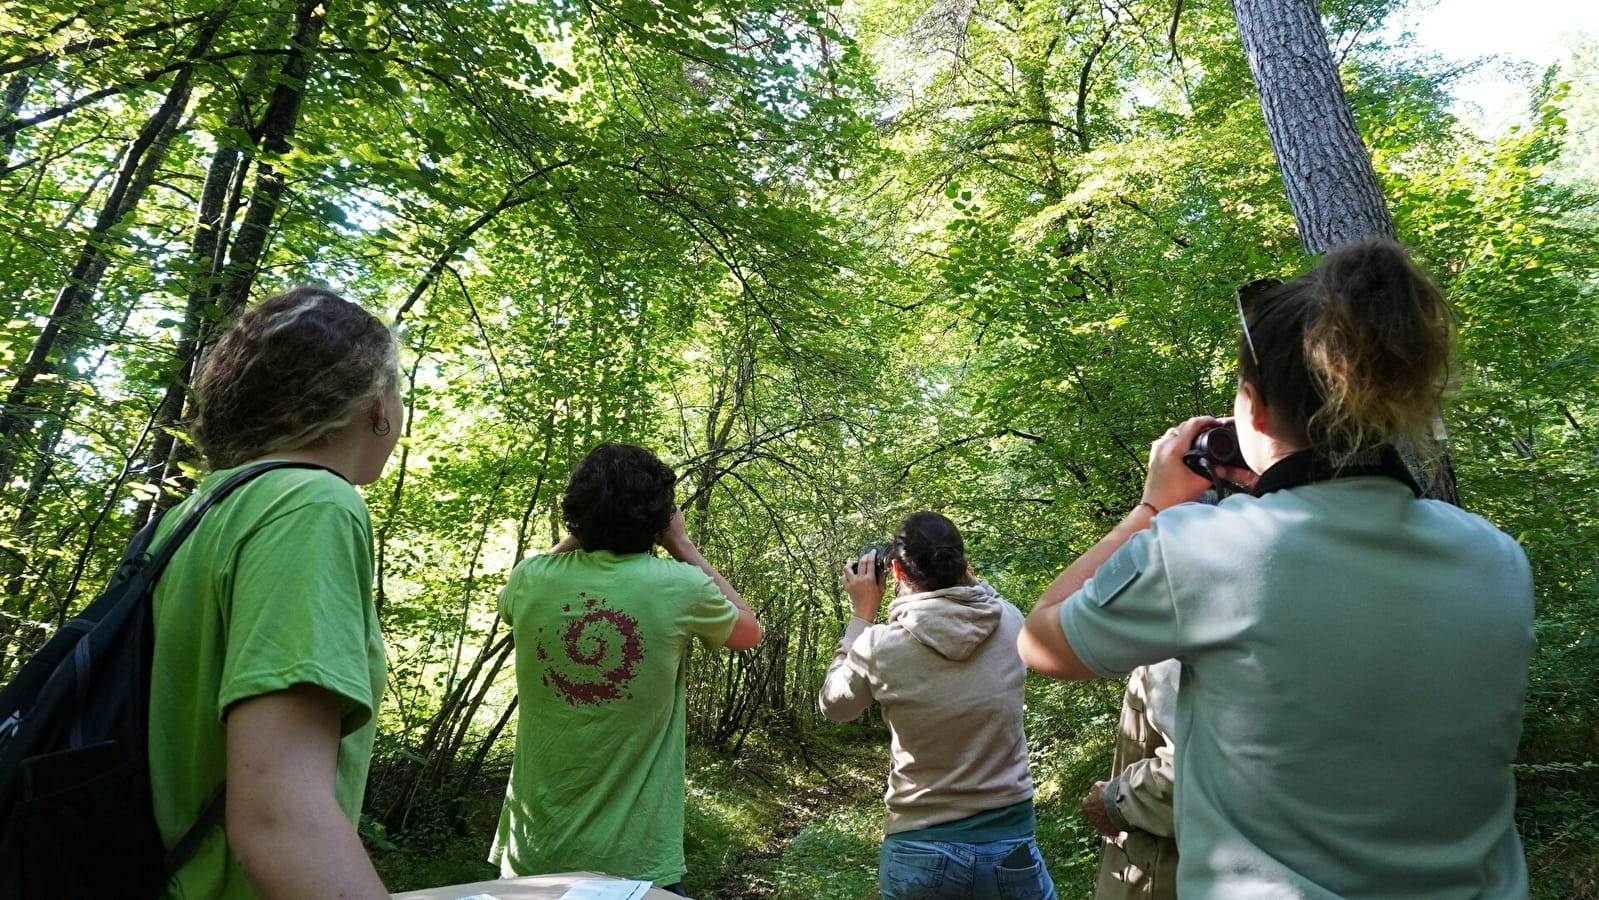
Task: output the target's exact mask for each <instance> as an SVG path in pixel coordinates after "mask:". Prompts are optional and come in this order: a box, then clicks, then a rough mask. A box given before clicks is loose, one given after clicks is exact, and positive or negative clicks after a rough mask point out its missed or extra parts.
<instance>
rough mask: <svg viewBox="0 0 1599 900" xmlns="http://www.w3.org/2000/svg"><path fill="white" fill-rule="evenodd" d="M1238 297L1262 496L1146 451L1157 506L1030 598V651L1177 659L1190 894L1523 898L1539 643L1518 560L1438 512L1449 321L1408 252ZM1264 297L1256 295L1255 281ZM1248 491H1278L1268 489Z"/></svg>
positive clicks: (1085, 672) (1379, 246) (1081, 662)
mask: <svg viewBox="0 0 1599 900" xmlns="http://www.w3.org/2000/svg"><path fill="white" fill-rule="evenodd" d="M1252 286H1253V287H1255V288H1260V290H1256V291H1243V290H1242V289H1241V291H1240V294H1239V298H1238V300H1239V303H1238V311H1239V316H1240V319H1241V336H1240V340H1239V352H1238V391H1237V396H1236V398H1235V400H1234V406H1233V411H1234V424H1235V426H1236V429H1237V444H1238V447H1239V449H1240V450H1241V451H1242V456H1243V460H1244V461H1245V462H1246V463H1247V466H1248V468H1247V469H1244V468H1242V467H1239V468H1233V469H1231V470H1230V471H1225V472H1224V473H1223V474H1224V475H1227V476H1230V477H1231V480H1235V481H1238V482H1241V483H1244V484H1247V485H1249V486H1250V490H1249V492H1248V493H1246V494H1239V495H1235V496H1231V497H1228V498H1227V499H1225V500H1223V501H1222V502H1221V503H1220V504H1219V505H1215V506H1210V505H1204V504H1199V503H1192V502H1189V501H1192V500H1195V499H1197V498H1198V497H1199V496H1200V494H1201V493H1202V492H1203V491H1204V490H1205V489H1206V488H1207V487H1209V486H1210V485H1209V482H1207V480H1206V479H1205V478H1203V477H1200V476H1199V475H1198V474H1196V473H1194V472H1191V471H1189V470H1188V468H1186V467H1185V465H1184V462H1183V456H1184V453H1185V452H1186V451H1188V450H1189V449H1190V448H1191V447H1192V446H1193V444H1194V440H1195V438H1196V437H1198V436H1199V435H1200V434H1201V433H1202V432H1205V431H1207V430H1209V429H1212V428H1215V427H1216V426H1218V425H1222V424H1224V423H1223V421H1222V420H1220V419H1215V418H1211V417H1208V416H1199V417H1196V418H1192V419H1189V420H1188V421H1186V422H1183V423H1182V424H1180V425H1178V426H1177V427H1175V428H1172V429H1171V430H1169V431H1167V432H1166V433H1165V434H1164V435H1163V436H1161V437H1160V438H1158V439H1157V440H1155V442H1154V443H1153V444H1152V445H1151V447H1150V451H1149V475H1148V479H1147V482H1146V484H1145V486H1144V493H1143V499H1142V500H1141V501H1140V502H1139V503H1138V505H1137V506H1135V507H1134V508H1133V509H1132V511H1131V512H1129V513H1128V515H1127V517H1126V519H1124V520H1123V521H1122V523H1121V524H1119V525H1117V526H1116V528H1114V529H1113V530H1112V531H1111V532H1110V534H1108V535H1107V536H1105V537H1104V538H1103V539H1102V540H1101V541H1100V542H1099V543H1098V544H1096V545H1095V546H1094V547H1093V548H1091V549H1090V550H1089V551H1088V552H1087V553H1085V554H1083V556H1082V557H1080V558H1079V559H1078V560H1077V561H1076V562H1074V563H1072V564H1071V565H1070V566H1069V567H1068V568H1067V569H1066V570H1065V571H1064V572H1062V573H1061V574H1060V575H1059V576H1058V577H1057V578H1056V579H1055V582H1054V583H1053V584H1052V585H1051V586H1050V587H1049V589H1048V590H1047V591H1045V593H1044V595H1043V596H1042V597H1040V598H1039V601H1038V604H1037V605H1036V606H1035V607H1034V608H1033V611H1032V613H1031V615H1030V616H1029V617H1028V620H1027V627H1026V629H1025V630H1024V632H1023V634H1022V636H1021V638H1020V640H1019V642H1018V643H1019V647H1020V649H1021V652H1022V657H1023V658H1024V659H1025V660H1027V662H1028V664H1029V665H1030V666H1032V667H1033V668H1034V669H1037V670H1038V671H1040V672H1043V673H1044V674H1046V675H1050V676H1053V677H1056V678H1069V679H1085V678H1093V677H1116V676H1121V675H1125V674H1127V672H1129V671H1130V670H1132V669H1133V668H1135V667H1136V666H1140V665H1146V664H1149V663H1154V662H1157V661H1160V660H1164V659H1171V658H1175V659H1177V660H1179V661H1180V662H1181V664H1182V672H1181V676H1180V689H1179V691H1178V699H1177V716H1176V722H1175V725H1174V732H1175V734H1174V737H1175V745H1176V747H1177V748H1178V749H1177V754H1176V757H1177V769H1176V779H1175V790H1176V810H1177V821H1176V827H1177V846H1178V851H1179V854H1180V860H1179V862H1178V869H1177V890H1178V894H1179V895H1180V896H1182V897H1184V898H1205V897H1217V898H1237V897H1273V898H1290V897H1305V898H1311V897H1314V898H1332V897H1386V898H1395V897H1418V898H1419V897H1427V898H1437V897H1477V898H1516V897H1526V895H1527V889H1528V888H1527V871H1526V862H1525V860H1524V858H1523V855H1522V851H1521V841H1520V838H1519V836H1518V835H1517V833H1516V826H1515V821H1514V818H1513V813H1514V810H1515V802H1516V790H1515V779H1514V777H1513V775H1512V772H1511V762H1512V760H1513V759H1514V758H1515V753H1516V744H1517V742H1518V740H1519V738H1520V733H1521V715H1522V701H1523V694H1524V693H1525V690H1526V678H1527V663H1528V660H1529V658H1530V655H1531V653H1532V649H1533V631H1532V576H1531V572H1530V569H1529V567H1528V565H1527V558H1526V555H1525V554H1524V553H1523V552H1522V550H1521V548H1520V547H1519V546H1517V544H1516V542H1515V541H1514V540H1512V539H1511V538H1510V537H1508V536H1507V535H1505V534H1503V533H1502V532H1500V531H1499V530H1497V529H1496V528H1494V526H1493V525H1491V524H1489V523H1488V522H1487V521H1485V520H1483V519H1482V518H1480V517H1478V516H1475V515H1472V514H1471V513H1468V512H1465V511H1464V510H1462V509H1460V508H1458V507H1455V506H1452V505H1449V504H1447V503H1443V502H1440V501H1436V500H1427V499H1423V498H1422V497H1421V492H1420V490H1419V489H1418V488H1417V486H1416V483H1415V482H1414V481H1413V480H1412V478H1411V475H1410V473H1409V471H1408V470H1407V469H1406V467H1405V465H1404V464H1403V463H1402V462H1401V460H1400V457H1399V454H1398V453H1397V452H1396V451H1395V449H1394V446H1393V442H1394V441H1395V440H1396V439H1397V438H1398V437H1399V436H1400V435H1408V436H1410V437H1412V438H1413V439H1415V443H1416V445H1417V446H1420V447H1427V446H1430V444H1431V440H1430V433H1429V432H1430V430H1431V424H1432V421H1433V418H1434V416H1435V409H1436V407H1437V405H1438V403H1439V400H1440V397H1441V394H1442V392H1443V389H1444V387H1445V385H1446V384H1447V382H1448V380H1449V373H1450V354H1451V349H1452V346H1453V338H1454V329H1453V317H1452V315H1451V312H1450V310H1449V308H1448V305H1447V304H1446V303H1445V302H1444V298H1443V296H1442V294H1441V293H1440V292H1439V291H1438V289H1437V288H1436V287H1435V286H1433V284H1432V283H1431V282H1430V281H1428V279H1427V277H1426V276H1425V275H1424V274H1423V273H1422V272H1421V270H1420V269H1419V268H1417V267H1416V265H1415V264H1414V263H1412V262H1411V260H1410V259H1409V257H1408V256H1407V255H1406V253H1405V252H1404V250H1403V249H1402V248H1401V247H1399V245H1397V244H1395V243H1393V242H1391V241H1368V242H1365V243H1359V244H1353V245H1349V246H1344V247H1339V248H1337V249H1334V250H1332V251H1331V252H1329V253H1328V254H1327V255H1326V256H1325V257H1324V258H1323V259H1322V260H1321V261H1320V263H1319V264H1317V266H1316V267H1315V268H1314V269H1313V270H1312V271H1311V272H1310V273H1309V274H1306V275H1304V276H1301V277H1299V278H1296V279H1294V280H1293V281H1290V282H1288V283H1286V284H1280V283H1270V282H1268V283H1266V284H1264V285H1262V284H1259V283H1252ZM1246 287H1250V286H1246ZM1256 473H1259V474H1258V475H1257V474H1256Z"/></svg>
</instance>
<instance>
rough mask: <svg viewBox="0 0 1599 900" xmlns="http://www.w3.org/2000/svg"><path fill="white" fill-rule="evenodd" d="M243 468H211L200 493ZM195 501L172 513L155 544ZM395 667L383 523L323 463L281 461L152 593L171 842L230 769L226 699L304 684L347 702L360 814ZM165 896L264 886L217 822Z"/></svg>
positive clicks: (343, 762) (209, 519) (229, 506)
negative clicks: (378, 533)
mask: <svg viewBox="0 0 1599 900" xmlns="http://www.w3.org/2000/svg"><path fill="white" fill-rule="evenodd" d="M240 468H242V467H240ZM239 470H240V469H227V470H223V471H220V472H216V473H214V474H212V475H210V476H209V477H207V478H206V479H205V481H204V482H203V483H202V484H201V485H200V489H199V491H198V492H197V495H196V496H197V497H198V496H199V495H203V494H205V493H206V492H207V491H209V490H211V489H213V488H215V487H216V486H217V485H218V484H220V483H221V482H222V481H224V480H226V479H227V477H228V476H230V475H232V474H234V473H235V472H238V471H239ZM192 505H193V499H191V500H189V501H185V502H184V503H182V504H180V505H179V506H178V507H177V508H175V509H173V510H172V511H171V512H169V513H168V514H167V516H166V518H165V519H164V520H163V522H162V525H161V530H160V532H158V534H157V536H156V543H157V544H159V542H160V540H161V539H162V536H163V535H165V534H166V533H168V532H170V531H171V529H172V528H173V527H174V526H175V525H176V523H177V522H178V521H179V519H180V518H181V517H182V516H183V515H184V514H185V513H186V512H187V511H188V509H189V508H190V507H191V506H192ZM385 665H386V663H385V658H384V653H383V639H382V635H381V634H380V633H379V631H378V620H377V611H376V609H375V608H374V607H373V604H372V526H371V523H370V522H369V521H368V519H367V513H366V504H365V503H364V502H363V501H362V500H361V496H360V495H359V494H357V493H356V491H355V488H353V487H351V486H350V485H349V483H347V482H346V481H344V479H342V478H340V477H339V476H337V475H335V474H333V473H331V472H327V471H323V470H314V469H278V470H274V471H271V472H267V473H265V474H264V475H261V476H259V477H257V478H256V479H255V480H254V481H251V482H249V483H248V484H245V485H243V486H242V487H240V488H238V489H237V490H235V491H234V492H233V493H232V494H230V495H229V496H228V497H227V498H226V499H224V500H223V501H222V502H220V503H219V504H217V505H216V506H214V507H212V508H211V510H210V511H209V512H207V513H206V514H205V518H204V519H202V520H201V522H200V525H199V527H198V528H197V529H195V531H194V532H193V533H192V534H191V535H189V538H188V540H186V541H185V542H184V544H183V546H182V547H181V548H180V549H179V550H178V552H177V554H176V555H175V556H174V557H173V559H172V562H171V563H170V564H169V565H168V567H167V569H166V571H165V572H164V573H163V574H162V576H161V579H160V581H159V582H158V583H157V586H156V591H155V660H154V666H153V669H152V673H151V678H150V780H151V787H152V790H153V793H154V795H155V812H156V821H157V823H158V824H159V825H160V828H161V836H162V838H163V839H164V840H165V841H166V843H167V845H168V846H171V845H172V844H173V843H174V842H175V841H176V840H177V839H178V837H179V836H180V835H182V834H183V832H184V831H186V830H187V829H188V828H189V826H190V824H192V823H193V822H194V820H195V819H196V817H198V816H199V814H200V811H201V810H202V809H203V808H204V807H205V804H206V802H207V801H208V800H209V799H210V797H211V795H212V792H213V791H214V790H215V789H216V787H217V785H218V784H220V783H221V782H222V781H223V779H224V776H225V774H226V764H227V742H226V715H227V712H228V708H229V707H230V706H232V705H233V704H234V703H237V702H239V701H240V700H245V699H248V698H250V697H255V696H259V695H261V694H266V693H271V692H273V691H278V690H282V689H284V688H288V687H291V686H293V685H296V684H314V685H317V686H319V687H323V688H326V689H327V690H330V691H332V692H334V693H336V694H338V695H339V696H341V697H342V698H343V699H344V721H343V730H344V737H343V739H342V740H341V741H340V743H339V760H338V776H337V784H336V791H337V795H338V801H339V805H340V807H342V808H343V810H344V812H345V814H346V815H348V816H349V817H350V820H351V822H354V821H356V819H357V817H358V816H359V815H360V812H361V799H362V795H363V793H364V791H365V787H366V773H367V765H368V763H369V762H370V760H371V756H372V742H373V738H374V736H375V735H376V730H377V721H376V712H377V708H378V702H379V699H380V698H381V696H382V692H383V681H384V673H385ZM168 896H171V897H182V898H206V900H214V898H223V900H234V898H237V900H246V898H254V897H255V896H256V895H255V892H254V891H253V890H252V889H251V888H250V885H249V884H248V882H247V881H246V880H245V877H244V873H243V871H242V870H241V869H240V868H239V866H238V864H237V863H235V862H234V860H233V856H232V854H231V853H230V852H229V850H228V846H227V840H226V837H225V835H224V833H223V829H221V828H216V829H213V830H212V831H211V833H210V834H209V835H208V836H207V837H206V839H205V841H204V842H203V843H202V844H201V845H200V848H199V850H198V851H197V852H196V853H195V855H194V858H193V859H191V860H190V861H189V863H188V864H187V865H186V866H184V867H183V869H182V870H180V872H179V876H178V878H177V879H176V882H175V885H174V889H173V890H172V891H171V892H170V893H169V895H168Z"/></svg>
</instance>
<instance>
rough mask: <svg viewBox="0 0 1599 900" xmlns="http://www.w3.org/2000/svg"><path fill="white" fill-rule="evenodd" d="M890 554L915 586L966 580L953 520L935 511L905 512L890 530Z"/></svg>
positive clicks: (963, 555) (932, 586) (931, 587)
mask: <svg viewBox="0 0 1599 900" xmlns="http://www.w3.org/2000/svg"><path fill="white" fill-rule="evenodd" d="M892 556H893V558H894V559H897V560H898V561H899V564H900V568H901V569H902V570H903V571H904V573H905V578H906V580H907V581H909V582H910V584H911V585H912V586H914V587H915V588H917V589H918V590H922V591H937V590H942V589H943V588H947V587H954V586H955V585H957V584H964V583H965V582H966V577H967V575H966V569H967V564H966V542H965V541H963V540H962V539H961V533H960V531H959V530H958V529H957V528H956V527H955V523H954V522H951V521H950V520H949V519H946V518H944V517H943V516H941V515H939V514H938V513H936V512H917V513H911V514H910V515H908V516H906V517H905V520H904V521H902V522H900V523H899V530H897V531H896V532H895V533H894V549H893V551H892Z"/></svg>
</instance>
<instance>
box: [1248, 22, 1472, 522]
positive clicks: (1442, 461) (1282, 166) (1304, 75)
mask: <svg viewBox="0 0 1599 900" xmlns="http://www.w3.org/2000/svg"><path fill="white" fill-rule="evenodd" d="M1233 18H1234V19H1235V20H1236V21H1237V22H1238V34H1239V36H1240V37H1241V38H1242V39H1243V44H1244V55H1245V57H1247V58H1248V60H1249V71H1250V72H1251V73H1253V74H1254V76H1255V90H1256V92H1257V93H1258V94H1259V95H1260V109H1261V112H1262V113H1263V114H1264V116H1265V119H1266V132H1267V134H1268V135H1269V136H1270V137H1271V146H1272V152H1273V153H1275V154H1276V156H1277V168H1278V169H1279V170H1280V171H1281V172H1282V178H1283V188H1284V190H1285V191H1286V193H1287V194H1288V205H1289V206H1290V207H1292V208H1293V211H1294V224H1295V226H1296V227H1297V228H1298V229H1299V240H1300V242H1301V243H1303V244H1304V245H1305V252H1307V253H1310V254H1317V253H1323V252H1325V251H1327V250H1329V249H1331V248H1333V247H1336V246H1338V245H1339V244H1347V243H1352V242H1354V241H1363V240H1367V239H1369V238H1389V239H1393V238H1395V237H1397V232H1396V231H1395V229H1394V220H1393V216H1392V215H1391V214H1390V213H1389V212H1388V204H1387V203H1386V202H1385V201H1384V200H1383V196H1382V188H1381V186H1380V185H1378V183H1377V171H1376V169H1374V168H1373V167H1372V164H1371V154H1369V153H1368V152H1367V151H1366V145H1365V142H1364V141H1363V140H1362V139H1361V137H1360V129H1359V128H1357V127H1355V117H1354V115H1352V114H1351V113H1350V111H1349V100H1348V98H1347V97H1345V96H1344V85H1343V81H1342V79H1341V78H1340V77H1339V74H1338V65H1337V63H1336V62H1334V60H1333V56H1332V48H1331V47H1329V46H1328V44H1327V33H1326V31H1325V30H1324V29H1323V28H1322V24H1321V8H1320V5H1319V4H1318V3H1317V2H1316V0H1233ZM1440 434H1441V431H1440ZM1440 440H1441V437H1440ZM1398 445H1399V452H1400V453H1401V454H1402V455H1403V456H1404V457H1405V460H1406V462H1407V463H1408V464H1409V465H1410V468H1411V470H1412V471H1413V472H1414V473H1415V474H1416V476H1417V480H1418V481H1420V483H1421V485H1422V487H1423V489H1424V490H1425V491H1426V494H1427V496H1429V497H1432V498H1434V499H1438V500H1447V501H1448V502H1450V503H1454V504H1459V502H1460V495H1459V490H1458V488H1457V486H1456V484H1455V475H1454V472H1455V470H1454V463H1453V462H1452V461H1451V460H1450V459H1449V456H1448V453H1447V452H1441V453H1440V454H1439V456H1438V459H1437V461H1436V463H1434V464H1432V465H1426V464H1423V463H1422V462H1421V455H1420V454H1418V453H1417V452H1416V448H1415V447H1414V446H1412V445H1411V443H1410V442H1409V441H1408V440H1406V439H1404V438H1403V437H1401V438H1400V440H1399V441H1398ZM1440 449H1441V448H1440Z"/></svg>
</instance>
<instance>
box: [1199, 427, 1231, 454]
mask: <svg viewBox="0 0 1599 900" xmlns="http://www.w3.org/2000/svg"><path fill="white" fill-rule="evenodd" d="M1201 437H1203V438H1204V439H1205V455H1206V456H1209V457H1210V458H1211V459H1213V460H1215V461H1217V462H1222V461H1225V460H1230V459H1232V458H1233V457H1235V456H1237V455H1238V436H1237V434H1236V433H1235V432H1234V431H1233V430H1232V429H1231V428H1212V429H1211V430H1209V431H1207V432H1205V433H1204V434H1203V435H1201Z"/></svg>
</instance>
